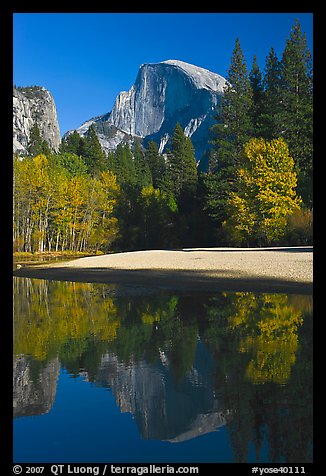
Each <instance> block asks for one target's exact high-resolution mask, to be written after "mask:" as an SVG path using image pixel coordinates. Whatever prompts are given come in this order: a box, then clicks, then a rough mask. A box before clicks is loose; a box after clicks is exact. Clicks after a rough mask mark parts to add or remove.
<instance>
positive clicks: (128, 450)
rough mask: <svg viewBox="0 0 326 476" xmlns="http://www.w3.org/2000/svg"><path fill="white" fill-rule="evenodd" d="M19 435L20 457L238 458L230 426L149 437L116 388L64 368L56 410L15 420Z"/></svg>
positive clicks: (117, 459)
mask: <svg viewBox="0 0 326 476" xmlns="http://www.w3.org/2000/svg"><path fill="white" fill-rule="evenodd" d="M14 435H15V440H14V447H15V448H16V451H15V453H14V461H15V462H20V461H24V462H35V461H37V462H47V461H48V462H62V463H64V462H70V463H74V462H75V463H76V462H92V461H93V462H98V463H101V462H104V463H107V462H108V461H110V462H111V461H112V462H146V460H145V457H144V455H147V458H148V460H147V462H167V463H172V462H180V461H183V462H200V461H203V462H214V461H215V462H218V461H222V462H232V461H233V455H232V450H231V447H230V444H229V439H228V433H227V431H226V430H225V428H221V429H220V430H219V431H216V432H214V433H209V434H206V435H203V436H201V437H199V438H194V439H192V440H188V441H185V442H181V443H178V444H172V443H169V442H164V441H157V440H144V439H142V438H141V437H140V436H139V432H138V429H137V425H136V423H135V421H134V418H133V416H132V415H131V414H130V413H120V409H119V407H118V406H117V404H116V402H115V398H114V396H113V394H112V392H111V391H108V390H107V389H103V388H99V387H96V386H95V385H94V384H92V383H89V382H85V381H83V379H82V378H81V377H78V378H71V377H70V376H69V375H68V374H67V373H66V372H64V371H61V372H60V377H59V382H58V387H57V394H56V399H55V403H54V405H53V408H52V410H51V412H50V413H47V414H45V415H41V416H32V417H25V418H19V419H17V420H15V423H14ZM26 435H28V438H27V437H26ZM252 457H253V458H254V453H253V455H252Z"/></svg>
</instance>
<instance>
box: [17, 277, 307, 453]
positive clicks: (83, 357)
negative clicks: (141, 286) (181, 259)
mask: <svg viewBox="0 0 326 476" xmlns="http://www.w3.org/2000/svg"><path fill="white" fill-rule="evenodd" d="M14 285H15V294H14V296H15V297H14V312H15V319H14V353H15V355H14V415H15V416H17V417H18V416H28V415H39V414H42V413H47V412H50V411H51V407H52V405H53V403H54V400H55V393H56V387H57V383H58V376H59V368H60V366H61V367H62V368H63V369H65V370H66V371H67V372H69V374H71V375H73V376H76V377H77V376H83V378H84V380H85V381H87V382H92V383H93V384H95V385H96V386H98V387H104V388H108V389H110V390H111V391H112V394H113V395H114V398H115V400H116V403H117V405H119V408H120V411H121V412H122V413H123V412H129V413H131V414H133V415H134V418H135V421H136V424H137V427H138V430H139V433H140V435H141V437H142V438H143V439H150V440H161V441H169V442H173V443H180V442H184V441H188V440H190V439H193V438H196V437H198V436H200V435H204V434H211V433H212V432H214V431H215V430H217V429H218V428H220V427H225V428H226V429H227V431H228V435H229V439H230V444H231V446H232V452H233V455H234V461H235V462H243V461H247V457H248V448H249V447H250V446H252V445H253V446H254V448H255V451H256V460H257V461H258V460H259V455H260V452H261V447H262V445H263V443H264V442H265V444H266V442H267V444H268V447H269V461H271V462H283V461H285V462H308V461H310V460H311V458H312V381H311V379H312V345H311V339H312V298H311V296H296V295H283V294H253V293H217V294H215V295H209V294H196V295H194V294H184V295H182V294H178V295H175V294H170V293H164V292H160V293H149V292H147V293H146V292H145V290H142V291H144V292H142V294H140V295H139V293H138V292H135V289H130V288H129V289H127V288H117V287H114V286H110V285H105V284H87V283H69V282H56V281H42V280H33V279H29V278H14ZM136 291H137V290H136ZM94 405H96V401H94ZM81 424H82V422H81Z"/></svg>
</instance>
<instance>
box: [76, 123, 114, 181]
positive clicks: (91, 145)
mask: <svg viewBox="0 0 326 476" xmlns="http://www.w3.org/2000/svg"><path fill="white" fill-rule="evenodd" d="M81 155H83V156H84V158H85V162H86V165H87V166H88V169H89V171H90V172H91V173H92V174H98V173H99V172H103V171H104V170H107V168H108V163H107V158H106V154H105V152H104V150H103V149H102V146H101V144H100V142H99V140H98V137H97V135H96V132H95V129H94V126H91V127H90V128H89V129H88V131H87V133H86V135H85V138H84V144H83V148H82V150H81Z"/></svg>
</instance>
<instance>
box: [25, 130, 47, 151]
mask: <svg viewBox="0 0 326 476" xmlns="http://www.w3.org/2000/svg"><path fill="white" fill-rule="evenodd" d="M27 154H28V155H29V156H30V157H36V156H37V155H39V154H44V155H46V156H49V155H50V154H51V150H50V147H49V144H48V143H47V141H46V140H45V139H43V138H42V136H41V133H40V129H39V127H38V125H37V124H34V125H33V127H32V128H31V131H30V137H29V141H28V144H27Z"/></svg>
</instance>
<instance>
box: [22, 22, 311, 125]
mask: <svg viewBox="0 0 326 476" xmlns="http://www.w3.org/2000/svg"><path fill="white" fill-rule="evenodd" d="M296 18H298V20H299V22H300V25H301V29H302V31H303V32H305V33H306V35H307V40H308V46H309V48H310V50H311V52H312V51H313V44H312V41H313V38H312V37H313V14H312V13H15V14H14V39H13V47H14V51H13V52H14V58H13V66H14V71H13V78H14V83H15V84H16V85H18V86H28V85H39V86H44V87H45V88H47V89H49V91H51V93H52V95H53V97H54V99H55V103H56V106H57V113H58V119H59V125H60V130H61V134H64V133H65V132H66V131H67V130H69V129H75V128H77V127H79V126H80V125H81V124H82V123H83V122H85V121H86V120H88V119H90V118H92V117H94V116H98V115H100V114H104V113H107V112H109V111H110V110H111V109H112V106H113V103H114V100H115V98H116V96H117V95H118V94H119V92H120V91H126V90H128V89H129V88H130V87H131V86H132V85H133V83H134V81H135V79H136V75H137V72H138V69H139V66H140V65H141V64H142V63H157V62H160V61H164V60H167V59H178V60H181V61H186V62H188V63H192V64H195V65H197V66H201V67H203V68H206V69H209V70H211V71H214V72H215V73H218V74H221V75H222V76H225V75H226V74H227V70H228V68H229V66H230V58H231V55H232V51H233V48H234V45H235V39H236V37H238V38H239V40H240V45H241V48H242V50H243V52H244V55H245V58H246V61H247V66H248V69H249V70H250V69H251V65H252V59H253V56H254V55H255V54H256V56H257V59H258V64H259V66H260V67H261V69H263V68H264V66H265V58H266V56H267V55H268V53H269V51H270V48H271V47H273V48H274V49H275V51H276V53H277V55H278V57H279V58H280V57H281V55H282V52H283V50H284V47H285V43H286V39H287V38H288V37H289V34H290V30H291V27H292V26H293V25H294V22H295V19H296Z"/></svg>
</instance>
